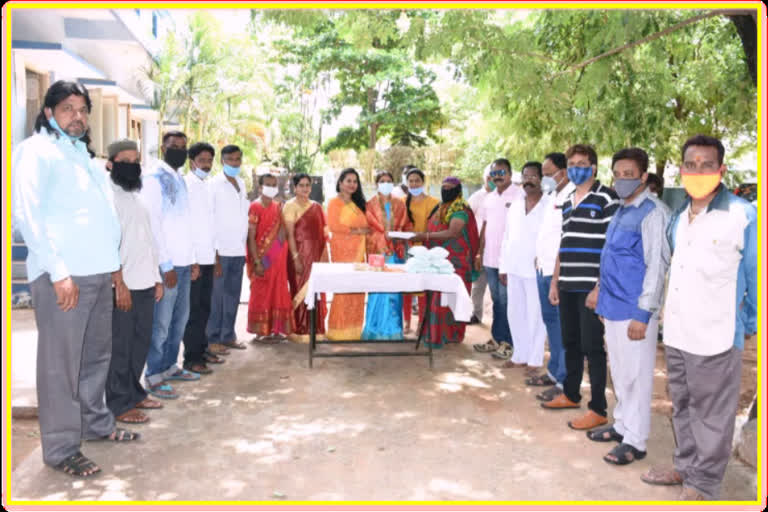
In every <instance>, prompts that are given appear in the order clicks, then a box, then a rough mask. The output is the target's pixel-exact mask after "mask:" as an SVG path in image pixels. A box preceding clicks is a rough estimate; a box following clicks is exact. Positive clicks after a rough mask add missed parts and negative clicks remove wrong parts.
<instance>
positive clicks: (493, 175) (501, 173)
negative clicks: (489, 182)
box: [488, 169, 507, 178]
mask: <svg viewBox="0 0 768 512" xmlns="http://www.w3.org/2000/svg"><path fill="white" fill-rule="evenodd" d="M506 174H507V171H505V170H504V169H498V170H496V171H491V172H490V173H489V174H488V175H489V176H490V177H491V178H496V177H501V176H505V175H506Z"/></svg>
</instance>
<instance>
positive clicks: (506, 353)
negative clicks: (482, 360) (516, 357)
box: [491, 341, 514, 359]
mask: <svg viewBox="0 0 768 512" xmlns="http://www.w3.org/2000/svg"><path fill="white" fill-rule="evenodd" d="M513 351H514V349H513V348H512V345H510V344H509V343H507V342H505V341H503V342H501V343H500V344H499V348H498V349H496V350H495V351H494V352H492V353H491V357H493V358H495V359H511V358H512V353H513Z"/></svg>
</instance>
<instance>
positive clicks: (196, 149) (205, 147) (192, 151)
mask: <svg viewBox="0 0 768 512" xmlns="http://www.w3.org/2000/svg"><path fill="white" fill-rule="evenodd" d="M206 151H207V152H208V153H210V154H211V158H213V157H214V156H216V150H215V149H213V146H211V145H210V144H208V143H207V142H195V143H194V144H192V145H191V146H189V150H188V151H187V153H188V154H189V159H190V160H194V159H195V158H197V155H199V154H200V153H204V152H206Z"/></svg>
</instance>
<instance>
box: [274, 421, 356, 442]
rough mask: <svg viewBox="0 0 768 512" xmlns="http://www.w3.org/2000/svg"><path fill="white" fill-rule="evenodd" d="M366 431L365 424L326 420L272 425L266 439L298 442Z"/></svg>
mask: <svg viewBox="0 0 768 512" xmlns="http://www.w3.org/2000/svg"><path fill="white" fill-rule="evenodd" d="M365 429H366V425H365V424H364V423H336V422H334V421H332V418H324V419H320V420H316V421H313V422H309V423H291V424H288V425H279V424H277V425H275V424H272V425H269V426H267V427H266V429H265V430H266V433H265V437H266V438H268V439H272V440H273V441H296V440H297V439H306V438H313V437H315V436H317V435H333V434H341V433H344V434H346V435H349V434H350V433H352V434H359V433H361V432H363V431H364V430H365Z"/></svg>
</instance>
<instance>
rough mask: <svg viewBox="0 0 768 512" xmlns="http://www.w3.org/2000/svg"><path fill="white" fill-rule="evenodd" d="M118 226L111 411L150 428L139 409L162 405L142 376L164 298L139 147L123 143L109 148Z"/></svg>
mask: <svg viewBox="0 0 768 512" xmlns="http://www.w3.org/2000/svg"><path fill="white" fill-rule="evenodd" d="M107 154H108V156H109V160H108V161H107V164H106V167H107V169H108V170H109V171H110V178H111V181H112V190H113V191H114V201H115V210H116V211H117V217H118V219H119V221H120V231H121V234H122V236H121V238H120V270H121V272H120V277H119V278H118V279H117V280H116V282H115V288H114V293H115V308H114V309H113V310H112V358H111V359H110V362H109V373H108V374H107V385H106V398H107V407H109V410H111V411H112V414H114V415H115V419H116V420H117V421H122V422H125V423H146V422H148V421H149V416H147V415H146V414H144V413H143V412H142V411H140V410H139V409H158V408H160V407H162V405H161V404H160V402H158V401H156V400H152V399H150V398H149V397H148V396H147V392H146V390H145V389H144V388H143V387H142V385H141V372H142V371H143V370H144V364H145V363H146V362H147V353H148V352H149V344H150V342H151V341H152V317H153V314H154V307H155V302H157V301H159V300H160V299H161V298H162V296H163V283H162V279H161V278H160V272H159V265H160V263H159V261H158V259H157V249H156V248H155V242H154V240H153V239H152V225H151V223H150V220H149V212H148V211H147V208H146V206H144V204H143V203H142V202H141V200H140V199H139V190H141V166H140V165H139V148H138V146H137V144H136V142H134V141H132V140H129V139H124V140H118V141H115V142H113V143H112V144H110V145H109V147H108V148H107Z"/></svg>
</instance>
